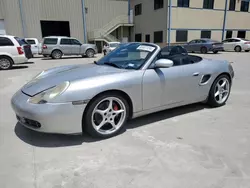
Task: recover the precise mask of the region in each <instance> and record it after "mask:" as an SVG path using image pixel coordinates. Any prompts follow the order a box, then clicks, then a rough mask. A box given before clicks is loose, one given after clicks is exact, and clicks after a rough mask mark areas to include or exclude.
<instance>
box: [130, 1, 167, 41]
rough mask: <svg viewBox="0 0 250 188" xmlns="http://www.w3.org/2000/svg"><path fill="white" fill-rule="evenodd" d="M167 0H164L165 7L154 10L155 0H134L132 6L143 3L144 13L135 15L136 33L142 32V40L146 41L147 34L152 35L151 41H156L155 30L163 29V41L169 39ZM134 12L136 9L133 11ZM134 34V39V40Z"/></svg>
mask: <svg viewBox="0 0 250 188" xmlns="http://www.w3.org/2000/svg"><path fill="white" fill-rule="evenodd" d="M167 2H168V1H167V0H164V7H163V8H161V9H157V10H154V1H153V0H132V1H131V8H132V9H134V6H135V5H137V4H140V3H142V14H141V15H138V16H134V25H135V26H134V34H137V33H141V34H142V41H145V35H146V34H149V35H150V40H151V41H150V42H153V41H154V32H155V31H163V43H166V39H167V13H168V11H167V6H168V5H167ZM133 12H134V11H133ZM134 34H133V38H132V40H134Z"/></svg>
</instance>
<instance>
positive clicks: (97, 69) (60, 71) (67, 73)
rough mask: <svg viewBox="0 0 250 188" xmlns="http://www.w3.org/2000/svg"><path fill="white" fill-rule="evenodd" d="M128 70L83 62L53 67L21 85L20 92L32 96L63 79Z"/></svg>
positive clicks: (68, 79)
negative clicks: (83, 63)
mask: <svg viewBox="0 0 250 188" xmlns="http://www.w3.org/2000/svg"><path fill="white" fill-rule="evenodd" d="M125 71H129V70H125V69H118V68H115V67H111V66H106V65H96V64H93V63H92V64H85V65H69V66H61V67H55V68H52V69H48V70H46V71H43V72H42V73H41V74H40V75H38V77H35V78H34V79H32V80H31V81H30V82H28V83H27V84H26V85H24V86H23V87H22V89H21V90H22V92H24V93H25V94H27V95H29V96H34V95H36V94H38V93H40V92H42V91H44V90H47V89H49V88H52V87H54V86H56V85H58V84H60V83H62V82H65V81H69V82H72V81H75V80H81V79H87V78H93V77H99V76H104V75H110V74H116V73H121V72H125Z"/></svg>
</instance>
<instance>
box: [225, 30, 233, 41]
mask: <svg viewBox="0 0 250 188" xmlns="http://www.w3.org/2000/svg"><path fill="white" fill-rule="evenodd" d="M232 36H233V31H227V33H226V39H229V38H232Z"/></svg>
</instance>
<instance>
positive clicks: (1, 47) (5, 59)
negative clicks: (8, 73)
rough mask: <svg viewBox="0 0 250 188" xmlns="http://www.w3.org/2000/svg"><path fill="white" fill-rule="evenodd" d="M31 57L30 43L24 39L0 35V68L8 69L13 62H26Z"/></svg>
mask: <svg viewBox="0 0 250 188" xmlns="http://www.w3.org/2000/svg"><path fill="white" fill-rule="evenodd" d="M31 57H32V52H31V49H30V45H29V44H28V43H27V42H26V41H25V40H24V39H21V38H18V37H15V36H11V35H0V69H3V70H7V69H10V68H11V67H12V66H13V65H14V64H19V63H24V62H27V61H28V59H29V58H31Z"/></svg>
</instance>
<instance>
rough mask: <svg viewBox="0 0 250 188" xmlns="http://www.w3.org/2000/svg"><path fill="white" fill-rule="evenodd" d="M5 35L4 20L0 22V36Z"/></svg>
mask: <svg viewBox="0 0 250 188" xmlns="http://www.w3.org/2000/svg"><path fill="white" fill-rule="evenodd" d="M1 34H2V35H4V34H6V31H5V27H4V20H0V35H1Z"/></svg>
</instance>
